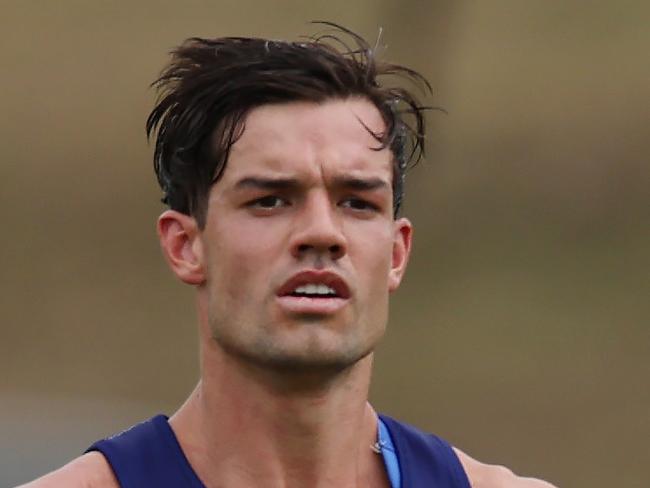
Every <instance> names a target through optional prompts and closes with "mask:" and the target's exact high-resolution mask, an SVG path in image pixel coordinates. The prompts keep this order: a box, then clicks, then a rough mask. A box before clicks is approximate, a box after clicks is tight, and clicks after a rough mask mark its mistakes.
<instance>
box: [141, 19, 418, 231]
mask: <svg viewBox="0 0 650 488" xmlns="http://www.w3.org/2000/svg"><path fill="white" fill-rule="evenodd" d="M325 25H326V26H328V27H330V29H328V30H326V31H325V32H324V33H323V34H320V35H317V36H314V37H311V38H309V39H306V40H304V41H302V42H286V41H272V40H267V39H258V38H238V37H237V38H234V37H227V38H217V39H200V38H191V39H188V40H187V41H185V42H184V43H183V44H182V45H181V46H180V47H178V48H177V49H176V50H174V51H173V53H172V60H171V62H170V64H169V65H168V66H167V68H166V69H165V70H164V71H163V73H162V74H161V76H160V77H159V78H158V79H157V80H156V81H155V82H154V85H155V86H156V87H157V88H158V90H159V91H160V98H159V101H158V104H157V105H156V107H155V108H154V110H153V111H152V112H151V114H150V115H149V118H148V120H147V134H148V135H149V136H152V135H153V133H154V132H155V131H156V130H157V137H156V146H155V152H154V167H155V170H156V174H157V177H158V182H159V184H160V186H161V188H162V190H163V192H164V198H163V202H164V203H166V204H167V205H169V206H170V208H172V209H174V210H178V211H179V212H182V213H185V214H188V215H192V216H194V217H195V218H196V219H197V221H198V223H199V225H200V226H202V225H203V224H204V222H205V210H206V201H207V196H208V193H209V191H210V188H211V186H212V184H213V183H215V182H216V181H217V180H218V179H219V178H220V177H221V174H222V173H223V170H224V168H225V166H226V165H227V164H228V155H229V152H230V148H231V147H232V145H233V143H234V142H235V141H236V140H237V138H238V137H240V136H241V134H242V131H243V130H244V126H245V119H246V116H247V114H248V113H249V112H250V111H251V110H252V109H254V108H256V107H259V106H262V105H270V104H279V103H287V102H294V101H305V102H307V101H309V102H315V103H321V102H324V101H326V100H332V99H346V98H364V99H366V100H368V101H369V102H370V103H371V104H373V105H374V106H375V107H376V108H377V110H378V111H379V113H380V114H381V116H382V119H383V121H384V124H385V130H384V131H383V132H382V133H376V134H374V136H375V138H376V140H377V143H378V144H377V147H378V148H384V147H388V148H389V149H390V151H391V153H392V155H393V180H392V187H393V212H394V215H395V216H397V214H398V211H399V209H400V206H401V203H402V196H403V183H404V176H405V172H406V169H407V167H409V165H410V164H412V163H415V162H417V160H418V159H419V158H420V157H421V155H422V154H423V152H424V118H423V115H422V113H423V111H424V110H425V109H426V107H422V106H420V105H419V104H418V101H417V99H416V98H415V97H414V96H413V95H412V94H411V93H410V92H409V91H408V90H406V89H404V88H401V87H397V86H389V85H384V84H382V80H383V79H384V78H390V77H394V78H395V77H396V78H402V79H404V80H409V81H412V82H415V84H416V85H419V86H422V87H425V88H427V89H430V87H429V84H428V83H427V81H426V80H425V79H424V78H423V77H422V76H421V75H420V74H418V73H417V72H416V71H414V70H411V69H409V68H406V67H404V66H399V65H395V64H390V63H384V62H380V61H379V60H378V59H376V58H375V50H373V49H372V48H371V47H370V45H369V44H368V43H367V42H366V41H365V40H363V39H362V38H361V37H359V36H358V35H356V34H354V33H353V32H351V31H348V30H346V29H343V28H341V27H339V26H335V25H333V24H328V23H325ZM346 41H349V42H351V43H352V45H348V44H346ZM408 118H410V119H412V121H413V122H412V123H409V122H408V121H407V119H408Z"/></svg>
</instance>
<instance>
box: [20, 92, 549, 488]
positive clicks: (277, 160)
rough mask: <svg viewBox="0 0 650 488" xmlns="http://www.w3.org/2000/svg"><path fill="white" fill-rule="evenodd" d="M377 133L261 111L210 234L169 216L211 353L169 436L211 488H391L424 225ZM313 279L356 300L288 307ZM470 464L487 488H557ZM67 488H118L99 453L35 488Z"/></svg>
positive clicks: (162, 230)
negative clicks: (396, 393) (387, 427)
mask: <svg viewBox="0 0 650 488" xmlns="http://www.w3.org/2000/svg"><path fill="white" fill-rule="evenodd" d="M361 121H362V122H363V124H362V123H361ZM363 125H365V126H366V127H368V128H370V129H371V130H373V131H374V132H377V133H379V132H381V131H383V130H384V124H383V121H382V119H381V116H380V114H379V112H378V111H377V110H376V109H375V108H374V107H373V106H372V105H371V104H370V103H369V102H367V101H365V100H362V99H348V100H332V101H328V102H325V103H322V104H312V103H302V102H301V103H297V102H296V103H289V104H282V105H272V106H263V107H260V108H258V109H255V110H254V111H252V112H251V113H250V114H249V116H248V117H247V120H246V128H245V131H244V133H243V135H242V137H241V138H240V139H239V140H238V141H237V143H236V144H235V145H234V146H233V150H232V152H231V155H230V159H229V161H228V166H227V167H226V170H225V171H224V174H223V176H222V178H221V179H220V180H219V181H218V182H217V183H216V184H215V185H214V186H213V188H212V190H211V193H210V195H209V200H208V207H207V218H206V224H205V227H204V228H203V229H201V228H199V226H198V225H197V223H196V221H195V219H193V218H192V217H190V216H187V215H183V214H180V213H178V212H175V211H167V212H164V213H163V214H162V215H161V217H160V218H159V221H158V232H159V236H160V242H161V246H162V249H163V252H164V254H165V257H166V259H167V262H168V263H169V266H170V268H171V269H172V271H173V272H174V274H175V275H176V276H177V277H178V278H179V279H181V280H182V281H184V282H185V283H188V284H191V285H193V286H195V288H196V291H197V293H196V303H197V310H198V317H199V333H200V342H201V346H200V347H201V380H200V382H199V384H198V385H197V387H196V389H195V390H194V391H193V393H192V394H191V395H190V397H189V398H188V399H187V401H186V402H185V404H184V405H183V406H182V407H181V408H180V409H179V410H178V411H177V412H176V413H175V414H174V415H173V416H172V417H171V419H170V423H171V426H172V428H173V430H174V432H175V434H176V436H177V437H178V439H179V442H180V445H181V447H182V448H183V451H184V452H185V454H186V456H187V458H188V460H189V461H190V463H191V465H192V467H193V469H194V470H195V471H196V473H197V475H198V476H199V477H200V478H201V480H202V481H203V483H204V484H205V485H206V486H208V487H229V486H236V487H242V488H246V487H258V486H260V484H259V480H261V479H263V480H264V486H265V487H269V488H275V487H304V486H310V487H316V488H326V487H332V488H333V487H336V488H346V487H349V488H352V487H358V486H372V487H382V488H383V487H389V483H388V480H387V477H386V474H385V469H384V466H383V462H382V460H381V457H380V456H377V455H376V454H375V453H374V452H373V451H372V450H371V449H370V446H371V444H373V442H374V441H375V439H376V437H377V416H376V414H375V412H374V410H373V409H372V407H371V406H370V405H369V404H368V402H367V398H368V388H369V384H370V376H371V367H372V351H373V350H374V348H375V346H376V345H377V343H378V341H379V340H380V339H381V337H382V336H383V334H384V330H385V327H386V322H387V317H388V297H389V294H390V293H391V292H392V291H394V290H396V289H397V288H398V286H399V284H400V282H401V279H402V276H403V274H404V271H405V269H406V264H407V262H408V257H409V252H410V248H411V236H412V227H411V224H410V222H409V221H408V220H406V219H397V220H395V219H393V216H392V190H391V181H392V169H391V168H392V165H391V154H390V152H389V151H388V150H386V149H385V150H382V151H377V150H373V149H372V148H375V147H376V146H377V141H376V140H375V139H374V138H373V137H372V136H371V135H370V134H369V133H368V131H367V130H366V129H365V128H364V126H363ZM278 180H281V181H282V184H279V183H278ZM269 182H274V183H269ZM362 183H363V184H362ZM305 270H307V271H313V272H315V273H322V272H325V271H329V272H332V273H334V274H335V275H336V276H338V277H339V278H340V279H341V280H342V281H344V282H345V283H346V284H347V289H348V291H349V293H348V295H349V296H348V297H347V298H346V299H344V300H343V301H342V302H343V303H342V304H339V306H337V307H335V309H328V308H327V307H325V308H323V307H321V306H320V305H318V304H316V305H314V307H315V308H313V309H309V310H307V311H305V310H303V309H300V307H298V309H296V307H293V305H295V303H296V301H291V299H289V302H290V303H289V305H287V304H286V303H285V302H283V301H282V300H280V299H279V298H278V294H279V290H280V289H281V288H282V286H283V284H284V283H286V282H287V280H289V279H290V278H291V277H292V276H295V275H296V273H299V272H302V271H305ZM324 300H327V299H324ZM301 303H302V302H301ZM327 303H331V302H327ZM292 307H293V308H292ZM319 307H321V308H319ZM457 454H458V455H459V458H460V460H461V462H462V463H463V466H464V467H465V469H466V471H467V473H468V476H469V478H470V481H471V484H472V486H473V487H475V488H476V487H483V488H489V487H506V488H507V487H514V488H517V487H522V488H526V487H531V488H534V487H549V486H551V485H549V484H547V483H545V482H542V481H539V480H533V479H525V478H519V477H517V476H515V475H514V474H512V472H510V471H509V470H507V469H505V468H503V467H500V466H489V465H485V464H482V463H479V462H478V461H475V460H473V459H472V458H470V457H469V456H467V455H466V454H464V453H462V452H460V451H457ZM64 484H65V485H66V486H71V487H115V486H117V482H116V480H115V478H114V476H113V474H112V472H111V470H110V467H109V466H108V464H107V462H106V460H105V459H104V458H103V457H102V456H101V455H100V454H97V453H91V454H86V455H84V456H81V457H80V458H78V459H77V460H75V461H73V462H72V463H70V464H68V465H67V466H65V467H63V468H61V469H60V470H58V471H56V472H54V473H51V474H50V475H47V476H45V477H43V478H41V479H39V480H37V481H35V482H33V483H31V484H29V485H26V486H28V487H50V486H62V485H64Z"/></svg>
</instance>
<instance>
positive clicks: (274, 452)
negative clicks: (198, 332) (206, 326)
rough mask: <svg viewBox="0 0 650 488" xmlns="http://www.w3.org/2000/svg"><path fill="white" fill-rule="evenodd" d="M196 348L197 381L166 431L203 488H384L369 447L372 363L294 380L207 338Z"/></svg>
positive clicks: (373, 428) (373, 423)
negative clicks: (198, 362)
mask: <svg viewBox="0 0 650 488" xmlns="http://www.w3.org/2000/svg"><path fill="white" fill-rule="evenodd" d="M202 349H203V350H202V354H201V357H202V375H201V377H202V379H201V381H200V382H199V384H198V386H197V387H196V389H195V390H194V392H193V393H192V395H191V396H190V397H189V399H188V400H187V402H186V403H185V404H184V405H183V406H182V407H181V409H180V410H179V411H178V412H177V413H176V414H175V415H174V416H173V417H172V418H171V420H170V423H171V425H172V428H173V429H174V431H175V432H176V435H177V437H178V438H179V442H180V443H181V446H182V448H183V450H184V451H185V453H186V455H187V457H188V459H189V461H190V463H191V464H192V466H193V467H194V469H195V471H196V472H197V474H198V475H199V477H201V478H202V480H203V482H204V484H205V485H206V486H237V487H257V486H261V485H260V480H264V483H263V485H264V486H265V487H269V488H275V487H286V488H288V487H294V486H295V487H304V486H310V487H316V488H325V487H337V488H345V487H357V486H383V484H385V474H384V469H383V465H382V461H381V459H380V457H379V456H377V455H376V454H374V453H373V452H372V451H371V449H370V445H371V444H373V443H374V442H375V440H376V435H377V418H376V414H375V412H374V411H373V409H372V407H371V406H370V405H369V404H368V403H367V397H368V388H369V382H370V373H371V366H372V355H369V356H366V357H365V358H363V359H362V360H360V361H359V362H357V363H356V364H355V365H353V366H352V367H350V368H348V369H346V370H344V371H339V372H336V373H332V372H330V373H328V374H325V373H322V374H319V373H318V372H309V373H303V374H300V375H297V374H290V373H289V372H288V371H283V372H272V371H269V369H268V368H266V369H263V368H260V367H259V366H255V365H250V364H246V363H244V362H242V360H241V359H239V358H235V357H233V356H231V355H229V354H228V353H226V352H225V351H223V350H222V349H221V348H220V347H219V346H218V345H217V344H216V343H215V342H214V341H212V340H208V341H204V342H203V346H202Z"/></svg>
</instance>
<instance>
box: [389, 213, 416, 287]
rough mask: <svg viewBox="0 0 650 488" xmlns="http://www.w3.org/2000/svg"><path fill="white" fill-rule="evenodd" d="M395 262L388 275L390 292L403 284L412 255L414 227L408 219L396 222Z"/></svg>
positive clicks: (394, 237)
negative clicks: (403, 277)
mask: <svg viewBox="0 0 650 488" xmlns="http://www.w3.org/2000/svg"><path fill="white" fill-rule="evenodd" d="M394 225H395V230H394V236H393V260H392V263H391V269H390V273H389V274H388V291H391V292H392V291H395V290H397V288H398V287H399V285H400V283H401V282H402V276H404V271H406V265H407V263H408V260H409V255H410V254H411V240H412V238H413V225H412V224H411V222H410V221H409V220H408V219H404V218H401V219H397V220H396V221H395V222H394Z"/></svg>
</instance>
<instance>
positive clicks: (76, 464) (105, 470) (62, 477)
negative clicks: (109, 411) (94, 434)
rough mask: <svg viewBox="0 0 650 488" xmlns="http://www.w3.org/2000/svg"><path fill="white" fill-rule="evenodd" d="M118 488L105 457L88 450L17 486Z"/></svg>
mask: <svg viewBox="0 0 650 488" xmlns="http://www.w3.org/2000/svg"><path fill="white" fill-rule="evenodd" d="M61 486H65V487H67V488H119V486H120V485H119V483H118V482H117V479H116V478H115V475H114V474H113V470H112V469H111V467H110V465H109V464H108V461H106V458H105V457H104V456H103V455H102V454H100V453H99V452H89V453H87V454H84V455H83V456H81V457H78V458H77V459H74V460H73V461H71V462H69V463H68V464H66V465H65V466H63V467H62V468H59V469H57V470H56V471H52V472H51V473H49V474H46V475H45V476H42V477H40V478H38V479H36V480H34V481H32V482H30V483H27V484H25V485H21V486H20V487H17V488H55V487H57V488H59V487H61Z"/></svg>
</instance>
